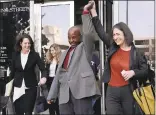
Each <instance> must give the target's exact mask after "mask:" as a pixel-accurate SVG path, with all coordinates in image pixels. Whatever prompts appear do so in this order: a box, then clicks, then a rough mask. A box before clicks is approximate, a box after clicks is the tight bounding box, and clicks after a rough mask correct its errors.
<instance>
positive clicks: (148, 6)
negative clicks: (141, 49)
mask: <svg viewBox="0 0 156 115" xmlns="http://www.w3.org/2000/svg"><path fill="white" fill-rule="evenodd" d="M154 2H155V1H128V2H127V1H114V4H113V5H114V9H113V17H114V20H113V24H116V23H118V22H121V21H122V22H125V23H127V24H128V26H129V27H130V28H131V30H132V32H133V34H134V37H135V38H136V37H137V38H145V37H148V38H149V37H150V38H151V37H154Z"/></svg>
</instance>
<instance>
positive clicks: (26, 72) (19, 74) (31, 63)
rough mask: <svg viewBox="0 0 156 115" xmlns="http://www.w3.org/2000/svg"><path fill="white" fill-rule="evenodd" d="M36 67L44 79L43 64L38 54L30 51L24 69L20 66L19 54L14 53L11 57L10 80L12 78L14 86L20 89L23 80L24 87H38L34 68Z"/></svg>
mask: <svg viewBox="0 0 156 115" xmlns="http://www.w3.org/2000/svg"><path fill="white" fill-rule="evenodd" d="M36 65H38V67H39V69H40V70H41V73H42V77H46V70H45V66H44V62H43V61H42V60H41V58H40V56H39V54H38V53H36V52H34V51H30V53H29V55H28V60H27V63H26V65H25V68H24V69H23V68H22V65H21V52H14V53H13V55H12V65H11V75H10V76H11V79H13V78H14V86H15V87H21V85H22V80H23V78H24V81H25V85H26V87H28V88H30V87H35V86H37V85H38V81H37V77H36V74H35V68H36Z"/></svg>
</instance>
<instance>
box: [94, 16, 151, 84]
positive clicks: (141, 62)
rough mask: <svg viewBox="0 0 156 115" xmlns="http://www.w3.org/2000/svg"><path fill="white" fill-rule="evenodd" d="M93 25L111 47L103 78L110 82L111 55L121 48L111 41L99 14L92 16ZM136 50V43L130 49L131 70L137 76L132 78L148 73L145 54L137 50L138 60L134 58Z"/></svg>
mask: <svg viewBox="0 0 156 115" xmlns="http://www.w3.org/2000/svg"><path fill="white" fill-rule="evenodd" d="M92 22H93V25H94V27H95V30H96V32H97V34H98V36H99V37H100V39H101V40H102V41H103V42H104V43H105V44H106V45H107V47H108V48H109V53H108V60H107V61H106V63H105V68H104V73H103V80H104V82H105V83H108V82H109V81H110V76H111V75H110V59H111V56H112V55H113V54H114V53H115V52H116V51H117V50H118V49H119V46H118V45H116V43H115V42H111V38H109V37H108V36H107V35H106V33H105V31H104V28H103V26H102V24H101V22H100V20H99V18H98V16H96V17H93V18H92ZM135 51H136V47H135V46H134V44H132V47H131V51H130V60H129V63H130V66H129V69H130V70H134V72H135V76H134V77H133V78H132V79H134V78H136V79H139V78H142V77H143V78H144V77H147V75H148V66H147V60H146V58H145V56H144V54H141V53H139V52H137V60H136V59H134V52H135Z"/></svg>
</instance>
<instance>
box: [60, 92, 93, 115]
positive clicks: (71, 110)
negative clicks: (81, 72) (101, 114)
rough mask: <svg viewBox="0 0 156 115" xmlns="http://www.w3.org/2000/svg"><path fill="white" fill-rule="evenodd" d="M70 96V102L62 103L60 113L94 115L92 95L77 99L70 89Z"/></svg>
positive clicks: (61, 114)
mask: <svg viewBox="0 0 156 115" xmlns="http://www.w3.org/2000/svg"><path fill="white" fill-rule="evenodd" d="M69 94H70V98H69V101H68V103H65V104H60V105H59V110H60V115H93V114H94V111H93V104H92V97H86V98H82V99H75V98H74V97H73V95H72V93H71V91H69Z"/></svg>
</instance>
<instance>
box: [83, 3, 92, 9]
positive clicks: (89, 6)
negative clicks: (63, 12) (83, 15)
mask: <svg viewBox="0 0 156 115" xmlns="http://www.w3.org/2000/svg"><path fill="white" fill-rule="evenodd" d="M92 7H93V1H89V2H88V4H87V5H85V6H84V8H83V10H85V11H86V10H88V11H89V10H90V9H92Z"/></svg>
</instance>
